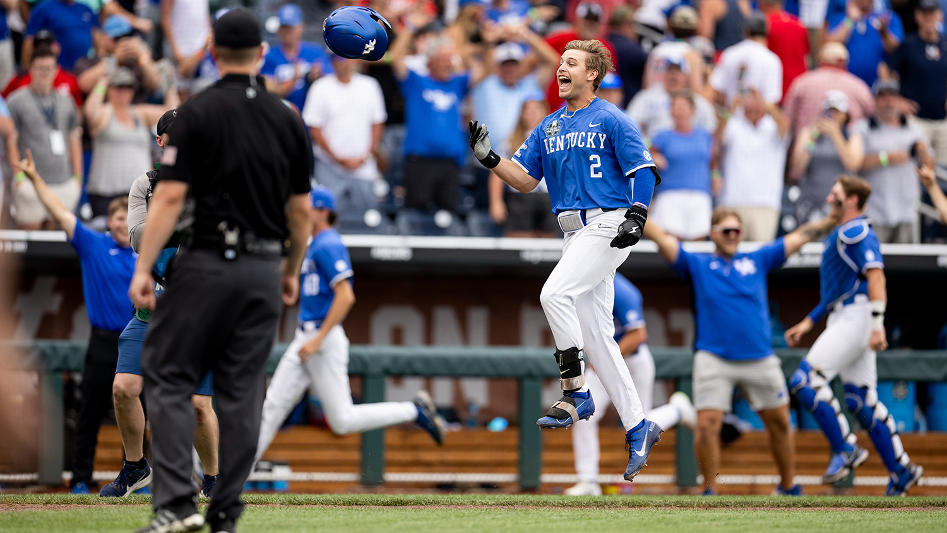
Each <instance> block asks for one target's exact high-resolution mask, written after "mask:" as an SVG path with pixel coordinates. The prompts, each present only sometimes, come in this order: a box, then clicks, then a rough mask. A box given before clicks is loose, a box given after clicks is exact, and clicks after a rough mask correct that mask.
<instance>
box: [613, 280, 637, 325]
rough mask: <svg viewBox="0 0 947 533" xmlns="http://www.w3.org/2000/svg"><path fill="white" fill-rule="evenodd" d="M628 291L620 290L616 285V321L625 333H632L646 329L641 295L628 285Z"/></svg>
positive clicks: (632, 286)
mask: <svg viewBox="0 0 947 533" xmlns="http://www.w3.org/2000/svg"><path fill="white" fill-rule="evenodd" d="M628 285H629V287H628V288H627V289H626V290H619V288H618V285H617V284H616V285H615V308H614V311H613V313H614V315H615V319H616V320H618V323H619V324H620V325H621V327H622V330H623V331H632V330H636V329H638V328H641V327H644V310H643V309H642V303H641V293H640V292H639V291H638V289H637V288H636V287H635V286H634V285H631V283H628Z"/></svg>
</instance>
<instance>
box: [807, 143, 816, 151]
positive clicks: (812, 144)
mask: <svg viewBox="0 0 947 533" xmlns="http://www.w3.org/2000/svg"><path fill="white" fill-rule="evenodd" d="M806 150H808V151H809V153H810V154H811V153H812V152H815V141H809V143H808V144H807V145H806Z"/></svg>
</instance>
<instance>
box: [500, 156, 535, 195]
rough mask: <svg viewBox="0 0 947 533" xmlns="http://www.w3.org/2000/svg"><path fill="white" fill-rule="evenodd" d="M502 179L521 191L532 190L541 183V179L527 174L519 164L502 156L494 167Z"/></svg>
mask: <svg viewBox="0 0 947 533" xmlns="http://www.w3.org/2000/svg"><path fill="white" fill-rule="evenodd" d="M493 172H494V174H496V175H497V176H498V177H499V178H500V179H501V180H503V181H504V182H506V184H507V185H509V186H510V187H513V188H514V189H516V190H518V191H519V192H530V191H532V190H533V189H535V188H536V186H537V185H539V180H537V179H536V178H534V177H532V176H530V175H529V174H527V173H526V172H525V171H524V170H523V169H522V168H520V166H519V165H517V164H516V163H514V162H512V161H510V160H509V159H503V158H500V164H499V165H497V166H496V167H494V168H493Z"/></svg>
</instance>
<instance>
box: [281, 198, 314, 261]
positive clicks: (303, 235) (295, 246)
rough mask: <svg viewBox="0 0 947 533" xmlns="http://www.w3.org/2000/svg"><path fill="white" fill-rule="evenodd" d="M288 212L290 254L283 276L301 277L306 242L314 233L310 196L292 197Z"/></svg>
mask: <svg viewBox="0 0 947 533" xmlns="http://www.w3.org/2000/svg"><path fill="white" fill-rule="evenodd" d="M286 210H287V226H288V227H289V242H290V253H289V257H288V258H287V260H286V261H285V262H284V263H283V276H296V277H299V270H300V269H301V268H302V264H303V259H304V258H305V256H306V241H307V240H308V239H309V234H310V233H312V221H311V220H310V219H309V194H294V195H292V196H290V197H289V203H288V205H287V209H286Z"/></svg>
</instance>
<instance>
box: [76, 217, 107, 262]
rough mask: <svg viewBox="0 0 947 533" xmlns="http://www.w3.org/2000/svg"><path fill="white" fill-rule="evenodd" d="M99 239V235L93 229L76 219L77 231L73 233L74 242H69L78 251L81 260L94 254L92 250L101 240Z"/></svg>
mask: <svg viewBox="0 0 947 533" xmlns="http://www.w3.org/2000/svg"><path fill="white" fill-rule="evenodd" d="M99 237H100V234H99V233H96V232H95V231H93V230H92V229H91V228H89V227H88V226H86V225H85V224H83V223H82V222H79V220H78V219H76V229H75V231H74V232H73V233H72V240H71V241H69V244H71V245H72V247H73V248H74V249H75V250H76V253H77V254H79V257H80V258H84V257H87V256H88V255H89V254H90V253H92V250H93V249H94V248H95V244H96V241H97V240H98V239H99Z"/></svg>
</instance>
